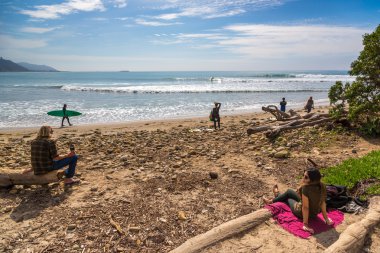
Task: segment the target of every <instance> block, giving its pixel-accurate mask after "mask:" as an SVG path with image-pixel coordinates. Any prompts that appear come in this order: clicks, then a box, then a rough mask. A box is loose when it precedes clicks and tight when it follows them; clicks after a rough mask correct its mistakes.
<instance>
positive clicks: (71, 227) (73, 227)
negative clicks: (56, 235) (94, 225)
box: [67, 224, 77, 231]
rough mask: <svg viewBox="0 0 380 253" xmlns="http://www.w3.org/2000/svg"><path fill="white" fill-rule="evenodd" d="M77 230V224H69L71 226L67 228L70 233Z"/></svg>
mask: <svg viewBox="0 0 380 253" xmlns="http://www.w3.org/2000/svg"><path fill="white" fill-rule="evenodd" d="M76 228H77V225H76V224H69V225H68V226H67V230H69V231H71V230H74V229H76Z"/></svg>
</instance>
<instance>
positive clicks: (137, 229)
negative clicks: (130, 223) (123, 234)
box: [128, 227, 141, 232]
mask: <svg viewBox="0 0 380 253" xmlns="http://www.w3.org/2000/svg"><path fill="white" fill-rule="evenodd" d="M140 229H141V228H140V227H129V229H128V230H129V231H130V232H139V231H140Z"/></svg>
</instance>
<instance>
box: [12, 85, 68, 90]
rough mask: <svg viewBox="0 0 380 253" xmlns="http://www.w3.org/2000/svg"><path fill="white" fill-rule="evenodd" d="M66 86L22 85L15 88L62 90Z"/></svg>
mask: <svg viewBox="0 0 380 253" xmlns="http://www.w3.org/2000/svg"><path fill="white" fill-rule="evenodd" d="M63 86H64V85H38V84H37V85H21V84H15V85H13V87H21V88H29V89H38V88H44V89H62V87H63Z"/></svg>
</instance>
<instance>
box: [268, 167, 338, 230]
mask: <svg viewBox="0 0 380 253" xmlns="http://www.w3.org/2000/svg"><path fill="white" fill-rule="evenodd" d="M321 177H322V176H321V173H320V172H319V170H317V169H315V168H310V169H307V170H306V171H305V172H304V176H303V179H302V184H301V186H300V187H299V188H298V189H297V192H296V191H294V190H292V189H288V190H287V191H286V192H284V193H282V194H279V192H278V188H277V185H275V186H274V187H273V193H274V195H275V197H274V198H273V199H268V198H266V197H263V200H264V202H265V203H266V204H271V203H275V202H284V203H286V204H287V205H288V206H289V207H290V209H291V210H292V213H293V214H294V215H295V216H297V217H298V218H301V219H302V220H303V230H305V231H308V232H310V233H312V234H313V233H314V230H313V229H312V228H310V227H309V226H308V224H309V218H310V219H312V218H315V217H316V216H317V214H318V213H320V212H321V211H322V215H323V218H324V219H325V222H326V224H327V225H332V224H333V221H332V220H331V219H330V218H329V217H328V216H327V211H326V186H325V185H324V184H323V183H322V182H321Z"/></svg>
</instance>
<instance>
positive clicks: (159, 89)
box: [61, 85, 328, 94]
mask: <svg viewBox="0 0 380 253" xmlns="http://www.w3.org/2000/svg"><path fill="white" fill-rule="evenodd" d="M61 89H62V90H65V91H81V92H104V93H150V94H153V93H276V92H327V91H328V90H327V89H265V88H263V89H257V88H251V89H249V88H239V87H237V88H232V87H229V88H223V87H221V88H218V87H210V86H209V87H207V86H206V87H205V86H193V87H183V86H149V87H148V86H131V87H87V86H70V85H66V86H63V87H62V88H61Z"/></svg>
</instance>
